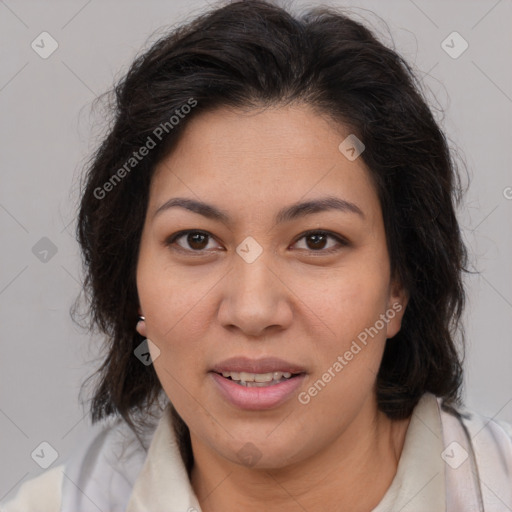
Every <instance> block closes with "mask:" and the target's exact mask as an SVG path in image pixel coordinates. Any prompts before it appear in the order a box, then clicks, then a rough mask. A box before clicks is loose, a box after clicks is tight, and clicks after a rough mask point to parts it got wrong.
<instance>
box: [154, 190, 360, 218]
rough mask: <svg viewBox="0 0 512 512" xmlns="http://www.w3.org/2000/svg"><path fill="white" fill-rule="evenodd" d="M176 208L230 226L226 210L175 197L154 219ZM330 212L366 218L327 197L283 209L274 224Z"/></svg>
mask: <svg viewBox="0 0 512 512" xmlns="http://www.w3.org/2000/svg"><path fill="white" fill-rule="evenodd" d="M175 207H179V208H185V209H186V210H189V211H191V212H195V213H198V214H200V215H202V216H203V217H207V218H208V219H213V220H216V221H219V222H222V223H223V224H230V222H231V217H230V215H229V213H228V212H227V211H226V210H222V209H219V208H217V207H216V206H213V205H211V204H207V203H203V202H202V201H197V200H195V199H189V198H185V197H174V198H172V199H169V200H168V201H166V202H165V203H164V204H163V205H161V206H160V207H159V208H158V209H157V210H156V211H155V213H154V215H153V219H154V218H155V217H156V216H157V215H159V214H160V213H162V212H164V211H166V210H169V209H170V208H175ZM328 210H338V211H341V212H344V213H355V214H357V215H359V216H360V217H361V218H363V219H364V218H365V215H364V213H363V211H362V210H361V209H360V208H359V206H357V205H356V204H355V203H351V202H350V201H346V200H345V199H340V198H338V197H334V196H327V197H322V198H319V199H313V200H311V201H305V202H302V203H294V204H292V205H290V206H287V207H285V208H282V209H281V210H279V212H278V213H277V215H276V216H275V220H274V222H275V223H276V224H280V223H283V222H289V221H291V220H295V219H298V218H301V217H305V216H306V215H311V214H313V213H319V212H324V211H328Z"/></svg>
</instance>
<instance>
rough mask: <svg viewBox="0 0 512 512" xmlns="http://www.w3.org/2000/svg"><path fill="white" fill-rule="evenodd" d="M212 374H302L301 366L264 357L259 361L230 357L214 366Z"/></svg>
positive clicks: (276, 358) (275, 358)
mask: <svg viewBox="0 0 512 512" xmlns="http://www.w3.org/2000/svg"><path fill="white" fill-rule="evenodd" d="M212 371H213V372H216V373H222V372H238V373H239V372H247V373H270V372H289V373H304V372H305V370H304V368H303V367H302V366H300V365H298V364H295V363H291V362H289V361H285V360H284V359H279V358H278V357H264V358H261V359H250V358H248V357H230V358H229V359H225V360H224V361H222V362H220V363H218V364H216V365H215V366H214V367H213V368H212Z"/></svg>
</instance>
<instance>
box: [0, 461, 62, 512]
mask: <svg viewBox="0 0 512 512" xmlns="http://www.w3.org/2000/svg"><path fill="white" fill-rule="evenodd" d="M63 471H64V464H61V465H60V466H56V467H54V468H52V469H48V470H46V471H45V472H44V473H41V474H40V475H39V476H37V477H35V478H32V479H31V480H27V481H26V482H24V483H23V484H22V485H21V487H20V488H19V489H18V493H17V494H16V496H15V498H14V499H12V500H11V501H9V502H7V503H6V504H5V505H3V504H1V503H0V511H1V512H25V511H27V510H40V511H41V512H53V511H55V512H58V511H60V508H61V489H62V479H63Z"/></svg>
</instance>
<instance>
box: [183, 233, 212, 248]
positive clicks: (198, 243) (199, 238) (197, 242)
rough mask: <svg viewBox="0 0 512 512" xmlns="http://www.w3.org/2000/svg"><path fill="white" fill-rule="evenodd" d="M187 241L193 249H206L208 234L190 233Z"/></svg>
mask: <svg viewBox="0 0 512 512" xmlns="http://www.w3.org/2000/svg"><path fill="white" fill-rule="evenodd" d="M187 243H188V244H189V246H190V247H192V249H197V250H201V249H204V248H205V247H206V246H207V245H208V235H205V234H204V233H189V234H188V235H187Z"/></svg>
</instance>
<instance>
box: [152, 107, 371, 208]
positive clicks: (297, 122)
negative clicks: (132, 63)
mask: <svg viewBox="0 0 512 512" xmlns="http://www.w3.org/2000/svg"><path fill="white" fill-rule="evenodd" d="M349 135H350V132H349V131H348V130H347V129H346V128H345V127H344V126H342V125H340V124H337V123H335V122H333V121H332V120H330V119H329V118H327V117H326V116H321V115H319V114H317V113H315V112H314V111H313V109H312V108H310V107H309V106H307V105H300V106H288V107H275V108H268V109H260V110H253V111H241V110H234V109H227V108H220V109H217V110H214V111H210V112H206V113H200V114H199V115H197V116H196V117H194V118H192V119H191V120H190V121H189V122H188V124H187V125H186V126H185V129H184V131H183V133H182V136H181V137H180V140H179V142H178V144H177V145H176V146H175V148H174V149H173V151H172V152H171V153H170V154H169V155H168V156H167V157H166V158H164V159H163V160H162V161H161V162H160V163H159V164H158V166H157V168H156V171H155V174H154V177H153V180H152V186H151V194H150V208H152V209H153V210H155V209H156V208H158V207H159V206H160V205H161V204H162V203H163V202H165V201H167V200H168V199H169V198H171V197H173V196H184V195H187V196H189V197H191V198H192V197H193V198H195V199H198V198H201V199H205V200H206V199H209V200H210V201H209V202H216V204H222V205H226V203H227V207H228V209H229V208H231V209H242V210H248V209H250V208H251V207H252V206H254V207H255V208H257V209H261V208H262V207H263V208H271V209H274V210H277V209H280V208H281V207H282V206H283V205H284V204H288V203H294V202H296V201H298V200H299V199H303V200H306V199H312V198H314V197H318V196H324V195H327V194H329V195H333V194H334V195H336V196H338V197H340V198H342V199H345V200H347V201H351V202H354V203H360V204H362V205H364V208H365V210H372V209H374V208H378V206H379V205H378V199H377V196H376V193H375V190H374V186H373V183H372V181H371V178H370V173H369V171H368V169H367V167H366V166H365V164H364V162H363V160H362V158H357V159H356V160H353V161H351V160H349V159H347V158H346V156H345V155H344V154H343V153H342V152H341V151H340V149H339V145H340V143H342V141H344V140H345V139H346V138H347V136H349Z"/></svg>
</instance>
